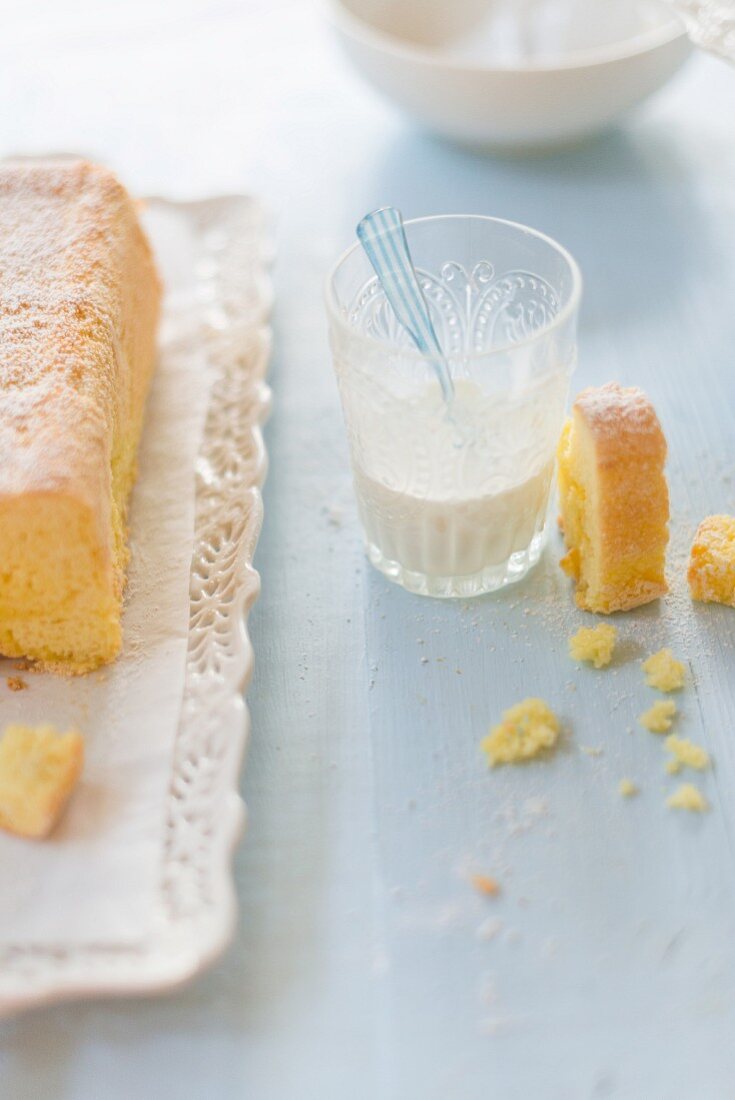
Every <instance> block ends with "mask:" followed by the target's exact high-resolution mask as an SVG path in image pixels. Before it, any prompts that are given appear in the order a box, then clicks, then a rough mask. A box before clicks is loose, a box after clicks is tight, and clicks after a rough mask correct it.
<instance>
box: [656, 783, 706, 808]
mask: <svg viewBox="0 0 735 1100" xmlns="http://www.w3.org/2000/svg"><path fill="white" fill-rule="evenodd" d="M666 805H667V806H668V807H669V809H670V810H689V811H690V812H691V813H695V814H701V813H704V811H705V810H708V809H709V804H708V802H707V800H706V798H705V797H704V795H703V794H702V792H701V791H699V790H697V788H696V787H695V786H694V784H693V783H682V785H681V786H680V787H677V788H676V790H675V791H674V793H673V794H670V795H669V797H668V798H667V799H666Z"/></svg>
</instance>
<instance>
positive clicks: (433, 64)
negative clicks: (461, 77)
mask: <svg viewBox="0 0 735 1100" xmlns="http://www.w3.org/2000/svg"><path fill="white" fill-rule="evenodd" d="M324 3H325V4H326V5H327V9H328V12H329V15H330V16H331V21H332V23H333V24H334V26H335V27H336V28H337V30H339V31H342V32H343V33H345V34H346V35H348V36H349V37H351V38H354V39H358V40H362V42H363V43H364V44H366V45H368V46H370V47H372V48H374V49H378V50H380V51H381V52H383V53H387V54H392V55H393V56H394V57H395V58H397V59H399V60H403V61H411V62H414V63H418V64H420V65H424V66H426V67H427V68H434V69H444V70H446V71H452V72H455V73H473V74H482V73H485V74H487V73H498V74H502V73H507V74H516V73H517V74H527V73H552V72H568V71H570V70H573V69H589V68H595V67H596V66H601V65H609V64H611V63H614V62H616V61H627V60H630V59H632V58H634V57H639V56H641V55H642V54H646V53H651V52H653V51H654V50H657V49H660V48H662V47H664V46H668V45H671V44H673V43H674V42H676V41H677V40H680V39H686V38H687V34H686V29H685V27H684V24H683V23H682V21H681V19H679V17H678V16H677V15H676V14H675V13H674V12H672V13H671V16H670V18H669V19H667V20H666V21H665V22H662V23H661V24H660V25H659V26H656V27H650V28H648V29H647V30H642V31H641V32H640V33H639V34H637V35H634V36H633V37H632V38H625V39H623V40H622V41H621V42H612V43H610V45H608V46H598V47H595V48H594V49H589V50H580V51H578V52H575V53H570V54H559V55H558V57H550V58H549V59H547V60H541V61H532V62H529V63H526V64H522V65H520V64H517V65H512V64H502V65H482V64H477V63H475V64H473V63H471V62H463V61H457V60H453V59H452V58H451V57H448V56H447V55H446V54H444V53H442V51H441V50H430V49H428V48H426V47H424V46H420V45H418V44H414V43H411V42H407V41H404V40H403V39H400V38H396V37H394V36H393V35H391V34H388V33H387V32H386V31H381V30H379V29H378V28H377V27H375V26H373V25H372V24H371V23H369V22H367V20H365V19H362V18H361V17H360V16H359V15H356V14H355V13H354V12H353V11H350V10H349V9H348V8H347V6H346V4H345V0H324Z"/></svg>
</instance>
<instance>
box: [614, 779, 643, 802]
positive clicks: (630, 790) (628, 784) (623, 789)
mask: <svg viewBox="0 0 735 1100" xmlns="http://www.w3.org/2000/svg"><path fill="white" fill-rule="evenodd" d="M618 790H619V791H620V794H621V795H622V796H623V798H632V797H633V795H635V794H638V788H637V786H636V785H635V783H634V782H633V780H632V779H621V780H620V783H619V784H618Z"/></svg>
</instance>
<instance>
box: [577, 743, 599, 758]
mask: <svg viewBox="0 0 735 1100" xmlns="http://www.w3.org/2000/svg"><path fill="white" fill-rule="evenodd" d="M579 747H580V750H581V751H582V752H583V753H584V754H585V756H604V754H605V750H604V749H601V748H599V746H597V745H580V746H579Z"/></svg>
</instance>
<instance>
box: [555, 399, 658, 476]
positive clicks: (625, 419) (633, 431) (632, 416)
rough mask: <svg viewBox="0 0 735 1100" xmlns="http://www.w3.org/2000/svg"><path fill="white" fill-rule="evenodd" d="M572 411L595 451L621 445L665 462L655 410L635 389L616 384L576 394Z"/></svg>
mask: <svg viewBox="0 0 735 1100" xmlns="http://www.w3.org/2000/svg"><path fill="white" fill-rule="evenodd" d="M574 409H575V410H576V411H577V412H578V413H579V414H580V415H581V416H582V417H583V419H584V420H585V422H586V423H587V425H588V426H589V429H590V431H591V432H592V433H593V435H594V436H595V440H596V442H597V446H598V448H602V449H604V448H605V446H606V445H609V446H611V447H612V446H615V447H616V448H617V447H619V446H620V445H621V444H623V445H624V446H626V447H630V448H635V451H636V453H637V454H643V453H645V454H646V455H647V456H648V457H651V458H654V457H660V458H661V460H662V461H663V460H664V459H665V457H666V438H665V436H664V433H663V431H662V430H661V425H660V423H659V419H658V417H657V415H656V410H655V409H654V407H653V405H652V404H651V402H650V401H649V399H648V397H647V396H646V394H645V393H644V392H643V390H641V389H639V388H638V387H637V386H627V387H625V386H620V385H619V384H618V383H617V382H608V383H607V384H606V385H604V386H591V387H590V388H589V389H586V390H582V392H581V393H580V394H579V396H578V397H577V400H576V401H575V402H574Z"/></svg>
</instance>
